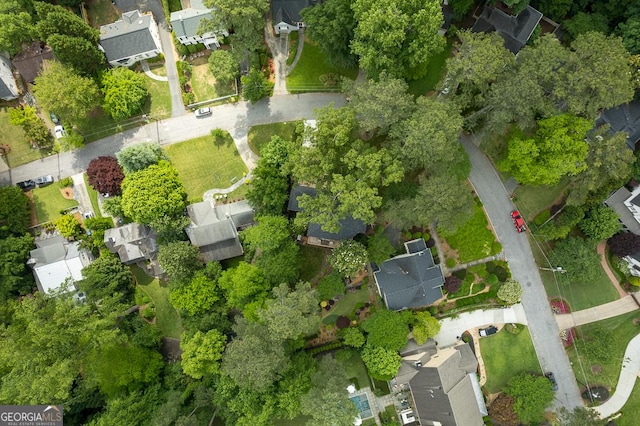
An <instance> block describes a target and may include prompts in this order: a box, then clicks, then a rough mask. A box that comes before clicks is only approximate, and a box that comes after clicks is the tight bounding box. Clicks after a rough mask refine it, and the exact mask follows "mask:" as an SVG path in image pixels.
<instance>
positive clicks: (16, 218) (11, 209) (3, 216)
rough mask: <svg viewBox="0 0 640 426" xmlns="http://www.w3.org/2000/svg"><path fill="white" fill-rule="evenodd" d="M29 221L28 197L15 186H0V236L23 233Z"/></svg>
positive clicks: (27, 227)
mask: <svg viewBox="0 0 640 426" xmlns="http://www.w3.org/2000/svg"><path fill="white" fill-rule="evenodd" d="M30 222H31V209H30V207H29V198H28V197H27V196H26V195H24V193H23V192H22V190H21V189H20V188H18V187H17V186H3V187H0V238H6V237H8V236H9V235H15V236H21V235H24V234H25V233H26V232H27V230H28V229H29V225H30Z"/></svg>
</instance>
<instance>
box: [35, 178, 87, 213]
mask: <svg viewBox="0 0 640 426" xmlns="http://www.w3.org/2000/svg"><path fill="white" fill-rule="evenodd" d="M33 204H34V205H35V207H36V215H37V216H38V223H46V222H51V221H54V220H56V219H57V218H59V217H60V216H61V215H62V214H61V213H60V211H62V210H65V209H68V208H70V207H74V206H77V205H78V202H77V201H76V200H67V199H66V198H64V197H63V196H62V193H61V192H60V185H58V183H57V182H56V183H53V184H51V185H47V186H44V187H42V188H36V189H34V190H33Z"/></svg>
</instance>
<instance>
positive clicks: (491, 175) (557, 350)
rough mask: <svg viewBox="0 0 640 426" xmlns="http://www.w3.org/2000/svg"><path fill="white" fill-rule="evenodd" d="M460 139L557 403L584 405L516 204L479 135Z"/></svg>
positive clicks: (562, 404)
mask: <svg viewBox="0 0 640 426" xmlns="http://www.w3.org/2000/svg"><path fill="white" fill-rule="evenodd" d="M460 141H461V143H462V145H463V146H464V148H465V150H466V151H467V153H468V154H469V158H470V159H471V164H472V168H471V175H470V180H471V183H472V184H473V186H474V188H475V190H476V193H477V194H478V196H479V197H480V200H481V201H482V203H483V205H484V208H485V210H486V212H487V216H488V218H489V221H490V222H491V224H492V226H493V228H494V230H495V232H496V235H497V236H498V239H499V240H500V243H502V248H503V251H504V254H505V257H506V260H507V261H508V263H509V268H510V269H511V273H512V275H513V278H514V279H515V280H516V281H518V282H520V284H521V285H522V288H523V294H522V306H523V308H524V312H525V314H526V317H527V319H528V323H529V331H530V333H531V339H532V341H533V345H534V347H535V349H536V354H537V356H538V361H539V362H540V366H541V367H542V369H543V370H544V371H545V372H548V371H551V372H553V373H554V374H555V377H556V380H557V382H558V391H557V392H556V401H555V403H556V406H564V407H566V408H567V409H568V410H573V408H574V407H576V406H582V405H583V402H582V398H581V396H580V392H579V389H578V384H577V383H576V379H575V377H574V375H573V370H572V369H571V365H570V364H569V359H568V358H567V354H566V352H565V350H564V347H563V346H562V342H561V340H560V329H559V328H558V324H557V323H556V321H555V318H554V317H553V314H552V312H551V307H550V306H549V302H548V300H547V294H546V292H545V289H544V286H543V285H542V279H541V278H540V273H539V271H538V265H536V263H535V261H534V259H533V253H532V252H531V247H530V245H529V240H528V239H527V235H526V234H519V233H518V232H516V230H515V228H514V226H513V223H512V221H511V217H510V214H509V213H510V212H511V211H512V210H513V209H514V208H515V207H514V205H513V203H512V202H511V200H510V198H509V194H508V193H507V191H506V189H505V187H504V185H503V184H502V181H501V180H500V177H499V176H498V174H497V173H496V171H495V169H494V167H493V165H492V164H491V162H490V161H489V159H488V158H487V157H486V156H485V155H484V154H483V153H482V151H480V149H479V148H478V147H477V146H476V145H475V143H474V142H475V138H474V137H473V136H466V135H463V136H461V138H460Z"/></svg>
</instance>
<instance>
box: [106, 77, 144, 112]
mask: <svg viewBox="0 0 640 426" xmlns="http://www.w3.org/2000/svg"><path fill="white" fill-rule="evenodd" d="M101 82H102V94H103V95H104V107H105V109H106V110H107V111H108V112H109V114H110V115H111V117H113V119H114V120H116V121H118V120H123V119H125V118H129V117H131V116H134V115H142V108H143V107H144V105H145V103H146V102H147V98H148V97H149V93H148V92H147V84H146V82H145V77H144V76H143V75H142V74H140V73H137V72H134V71H132V70H130V69H129V68H124V67H117V68H111V69H110V70H109V71H107V72H105V73H104V74H103V75H102V81H101Z"/></svg>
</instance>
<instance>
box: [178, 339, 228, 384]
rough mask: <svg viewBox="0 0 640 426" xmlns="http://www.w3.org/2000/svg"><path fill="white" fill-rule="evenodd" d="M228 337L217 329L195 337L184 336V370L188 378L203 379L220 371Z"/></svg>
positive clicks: (181, 344)
mask: <svg viewBox="0 0 640 426" xmlns="http://www.w3.org/2000/svg"><path fill="white" fill-rule="evenodd" d="M226 340H227V339H226V337H225V336H224V335H223V334H222V333H220V332H219V331H218V330H216V329H215V328H214V329H212V330H209V331H207V332H206V333H202V332H200V331H196V332H195V333H194V334H193V335H189V334H186V333H183V334H182V338H181V340H180V348H181V349H182V362H181V365H182V370H183V371H184V373H185V374H186V375H187V376H190V377H193V378H194V379H201V378H202V377H204V376H209V375H213V374H217V373H218V372H219V371H220V360H221V359H222V352H223V351H224V347H225V343H226Z"/></svg>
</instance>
